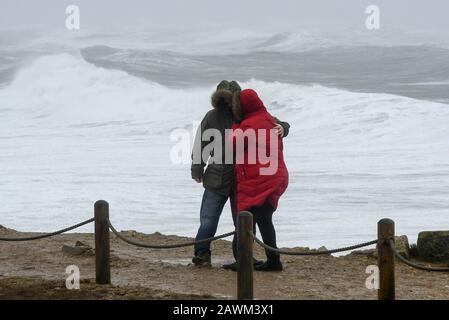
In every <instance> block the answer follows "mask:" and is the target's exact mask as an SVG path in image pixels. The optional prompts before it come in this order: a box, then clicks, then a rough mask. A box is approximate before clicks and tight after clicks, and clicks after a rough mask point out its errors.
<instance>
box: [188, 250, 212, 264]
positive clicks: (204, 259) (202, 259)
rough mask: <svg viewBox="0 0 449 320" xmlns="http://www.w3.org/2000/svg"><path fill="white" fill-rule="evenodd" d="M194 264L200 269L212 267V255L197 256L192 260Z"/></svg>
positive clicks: (201, 254)
mask: <svg viewBox="0 0 449 320" xmlns="http://www.w3.org/2000/svg"><path fill="white" fill-rule="evenodd" d="M192 262H193V264H195V265H196V266H198V267H210V266H211V265H212V264H211V256H210V253H200V254H197V255H195V256H194V257H193V258H192Z"/></svg>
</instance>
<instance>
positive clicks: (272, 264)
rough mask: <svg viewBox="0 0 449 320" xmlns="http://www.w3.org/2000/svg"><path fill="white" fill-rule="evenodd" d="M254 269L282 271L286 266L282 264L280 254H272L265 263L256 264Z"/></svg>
mask: <svg viewBox="0 0 449 320" xmlns="http://www.w3.org/2000/svg"><path fill="white" fill-rule="evenodd" d="M254 270H256V271H282V270H284V267H283V266H282V262H281V257H280V256H271V257H268V259H267V261H265V262H264V263H262V264H260V265H257V266H254Z"/></svg>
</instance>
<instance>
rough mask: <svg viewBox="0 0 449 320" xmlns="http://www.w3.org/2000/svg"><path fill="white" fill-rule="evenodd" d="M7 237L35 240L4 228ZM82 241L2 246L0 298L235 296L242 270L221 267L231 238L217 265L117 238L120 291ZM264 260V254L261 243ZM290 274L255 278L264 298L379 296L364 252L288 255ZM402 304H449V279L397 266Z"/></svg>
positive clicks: (168, 239)
mask: <svg viewBox="0 0 449 320" xmlns="http://www.w3.org/2000/svg"><path fill="white" fill-rule="evenodd" d="M0 235H1V236H5V237H6V236H10V237H19V236H24V235H27V234H26V233H19V232H15V231H13V230H5V229H1V228H0ZM126 236H128V237H133V239H134V240H138V241H145V242H147V241H148V242H151V243H156V244H167V243H177V242H180V241H186V240H190V239H187V238H182V237H177V236H165V235H160V234H152V235H144V234H139V233H136V232H133V231H131V232H127V233H126ZM76 241H82V242H84V243H86V244H88V245H90V246H93V244H94V241H93V235H92V234H65V235H61V236H56V237H53V238H50V239H43V240H38V241H32V242H21V243H20V242H2V241H0V299H8V298H12V299H21V298H49V299H53V298H54V299H61V298H62V299H178V298H185V299H210V298H217V299H219V298H224V299H234V298H235V294H236V282H237V279H236V273H234V272H232V271H226V270H223V269H221V265H222V264H223V263H225V262H229V261H232V256H231V245H230V242H229V241H217V242H215V243H214V244H213V253H214V256H213V267H212V268H197V267H194V266H192V265H190V259H191V254H192V252H191V251H192V249H191V248H181V249H170V250H148V249H141V248H136V247H133V246H130V245H128V244H126V243H123V242H121V241H120V240H119V239H117V238H116V237H115V236H113V235H111V249H112V255H113V257H112V262H111V268H112V282H113V286H97V285H95V283H94V280H93V279H94V275H95V261H94V256H92V255H90V254H85V255H81V256H73V255H68V254H64V253H63V252H62V246H63V245H70V246H73V245H74V244H75V243H76ZM255 253H256V255H257V257H258V258H261V259H262V258H263V257H264V254H263V251H262V250H261V249H260V248H259V247H258V246H255ZM283 262H284V266H285V271H284V272H281V273H278V272H276V273H259V272H256V273H255V280H254V281H255V297H256V298H258V299H376V298H377V293H376V291H371V290H368V289H366V288H365V280H366V278H367V277H368V274H366V273H365V270H366V267H367V266H368V265H373V264H376V261H375V260H374V259H372V258H369V257H367V256H364V255H348V256H343V257H332V256H318V257H287V256H285V257H283ZM68 265H77V266H78V267H79V269H80V271H81V278H82V282H81V290H79V291H69V290H67V289H66V288H65V279H66V277H67V274H66V273H65V270H66V267H67V266H68ZM396 274H397V278H396V283H397V296H398V298H399V299H449V274H445V273H429V272H425V271H419V270H414V269H411V268H409V267H407V266H405V265H402V264H399V263H398V264H397V266H396Z"/></svg>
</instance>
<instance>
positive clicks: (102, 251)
mask: <svg viewBox="0 0 449 320" xmlns="http://www.w3.org/2000/svg"><path fill="white" fill-rule="evenodd" d="M108 219H109V204H108V203H107V202H106V201H103V200H100V201H97V202H96V203H95V273H96V282H97V284H110V283H111V266H110V248H109V225H108Z"/></svg>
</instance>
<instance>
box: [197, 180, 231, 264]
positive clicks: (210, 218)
mask: <svg viewBox="0 0 449 320" xmlns="http://www.w3.org/2000/svg"><path fill="white" fill-rule="evenodd" d="M228 198H229V197H228V196H224V195H222V194H219V193H216V192H213V191H210V190H207V189H206V190H204V194H203V200H202V202H201V210H200V228H199V230H198V233H197V235H196V238H195V240H203V239H207V238H211V237H213V236H215V233H216V232H217V227H218V222H219V220H220V216H221V213H222V212H223V207H224V205H225V204H226V202H227V201H228ZM232 198H233V197H232ZM206 253H208V254H210V253H211V252H210V242H207V243H200V244H197V245H195V255H196V256H197V255H202V254H206Z"/></svg>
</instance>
